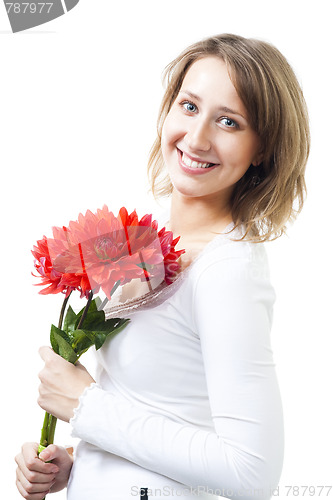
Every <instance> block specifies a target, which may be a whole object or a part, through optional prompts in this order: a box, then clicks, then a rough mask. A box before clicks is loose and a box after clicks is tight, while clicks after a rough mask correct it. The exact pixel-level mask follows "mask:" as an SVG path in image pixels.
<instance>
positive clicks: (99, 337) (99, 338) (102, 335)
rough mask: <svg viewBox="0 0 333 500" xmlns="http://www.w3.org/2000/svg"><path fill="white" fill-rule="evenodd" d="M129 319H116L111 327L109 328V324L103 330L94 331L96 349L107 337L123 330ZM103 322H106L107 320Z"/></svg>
mask: <svg viewBox="0 0 333 500" xmlns="http://www.w3.org/2000/svg"><path fill="white" fill-rule="evenodd" d="M129 321H130V320H129V319H120V320H118V322H117V325H114V326H113V327H112V329H110V325H109V329H105V330H104V331H94V332H93V333H94V335H95V347H96V351H98V349H100V348H101V347H102V345H103V344H104V342H105V341H106V339H107V338H112V337H114V336H115V335H116V334H117V333H119V332H120V331H121V330H123V329H124V328H125V326H126V325H127V323H128V322H129ZM105 323H107V321H106V322H105Z"/></svg>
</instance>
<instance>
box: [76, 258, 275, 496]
mask: <svg viewBox="0 0 333 500" xmlns="http://www.w3.org/2000/svg"><path fill="white" fill-rule="evenodd" d="M257 271H258V270H257V268H256V267H255V266H252V264H251V261H249V260H246V259H238V258H235V259H225V260H222V261H221V260H220V261H219V260H217V261H215V262H211V263H210V264H209V265H208V266H206V267H205V268H204V269H203V270H202V272H201V273H200V274H199V276H198V277H197V279H196V280H195V283H194V285H193V289H192V292H193V300H192V307H193V309H192V314H193V322H194V325H195V327H196V330H197V334H198V335H199V338H200V343H201V349H202V356H203V363H204V367H205V373H206V381H207V389H208V396H209V402H210V407H211V415H212V421H213V424H214V430H212V431H209V430H203V429H201V428H197V427H195V426H193V425H188V424H187V425H184V424H182V423H179V422H176V421H174V420H171V419H170V418H168V417H166V416H163V415H158V414H154V413H151V412H149V411H148V410H146V409H145V408H141V407H138V406H137V405H135V404H133V403H132V402H130V401H128V400H127V399H125V398H123V397H122V396H119V395H118V394H113V393H110V392H106V391H104V390H102V389H101V388H100V387H99V386H96V385H94V386H93V387H91V388H90V389H88V390H87V391H86V392H85V393H84V395H83V396H82V397H81V400H80V405H79V408H78V409H77V410H76V412H75V415H74V417H73V419H72V420H71V424H72V427H73V435H74V436H75V437H79V438H81V439H83V440H84V441H87V442H89V443H91V444H93V445H95V446H98V447H100V448H102V449H104V450H106V451H109V452H111V453H114V454H117V455H119V456H121V457H124V458H125V459H127V460H130V461H132V462H134V463H136V464H138V465H140V466H142V467H144V468H147V469H149V470H152V471H154V472H157V473H159V474H162V475H164V476H167V477H170V478H171V479H173V480H175V481H178V482H180V483H182V484H184V485H188V486H192V487H194V488H195V487H198V485H206V486H207V487H208V488H210V489H212V490H214V491H220V492H221V491H224V492H226V491H232V492H233V494H232V498H233V499H234V500H237V499H242V500H244V499H245V500H247V499H253V498H260V499H265V500H267V499H268V498H270V497H271V496H272V491H273V490H274V488H276V486H277V484H278V481H279V478H280V474H281V468H282V461H283V421H282V409H281V400H280V393H279V388H278V384H277V380H276V375H275V368H274V363H273V358H272V350H271V347H270V323H271V309H272V304H273V302H274V292H273V291H272V288H271V286H270V284H269V282H268V280H267V277H266V276H264V275H262V273H261V272H257ZM254 492H255V493H254ZM227 497H228V498H229V496H227Z"/></svg>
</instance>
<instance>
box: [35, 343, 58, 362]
mask: <svg viewBox="0 0 333 500" xmlns="http://www.w3.org/2000/svg"><path fill="white" fill-rule="evenodd" d="M38 354H39V355H40V357H41V358H42V360H43V361H49V360H50V359H52V357H53V355H56V353H55V352H54V351H53V350H52V349H51V347H49V346H42V347H40V348H39V349H38Z"/></svg>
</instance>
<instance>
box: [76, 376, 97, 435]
mask: <svg viewBox="0 0 333 500" xmlns="http://www.w3.org/2000/svg"><path fill="white" fill-rule="evenodd" d="M95 387H98V388H100V389H101V386H100V385H99V384H97V383H96V382H92V383H91V384H90V385H88V386H87V387H86V388H85V389H84V391H83V393H82V394H81V396H80V397H79V404H78V406H77V407H76V408H74V410H73V411H74V415H73V416H72V418H71V419H70V420H69V423H70V424H71V425H72V426H73V424H74V423H75V420H76V419H77V418H78V416H79V414H80V410H81V408H82V405H83V400H84V398H85V396H86V394H87V392H89V391H91V390H92V389H94V388H95Z"/></svg>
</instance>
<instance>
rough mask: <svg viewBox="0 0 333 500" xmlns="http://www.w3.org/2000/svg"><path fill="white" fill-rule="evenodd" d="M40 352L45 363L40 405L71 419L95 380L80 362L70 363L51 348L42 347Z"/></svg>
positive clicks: (67, 420) (42, 373)
mask: <svg viewBox="0 0 333 500" xmlns="http://www.w3.org/2000/svg"><path fill="white" fill-rule="evenodd" d="M39 355H40V356H41V358H42V359H43V361H44V362H45V366H44V368H43V369H42V371H41V372H40V373H39V374H38V377H39V379H40V381H41V384H40V386H39V398H38V404H39V406H40V407H41V408H43V410H45V411H47V412H48V413H51V414H52V415H54V416H55V417H57V418H59V419H60V420H64V421H65V422H69V420H70V419H71V418H72V417H73V415H74V408H77V407H78V405H79V397H80V396H81V394H82V393H83V391H84V389H85V388H86V387H88V386H89V385H90V384H92V383H93V382H95V380H94V379H93V378H92V376H91V375H90V374H89V373H88V371H87V370H86V369H85V367H84V366H83V365H81V363H79V362H77V363H76V365H73V364H72V363H69V362H68V361H66V360H65V359H63V358H62V357H61V356H59V355H58V354H56V353H55V352H54V351H53V350H52V349H51V348H50V347H41V348H40V349H39Z"/></svg>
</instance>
